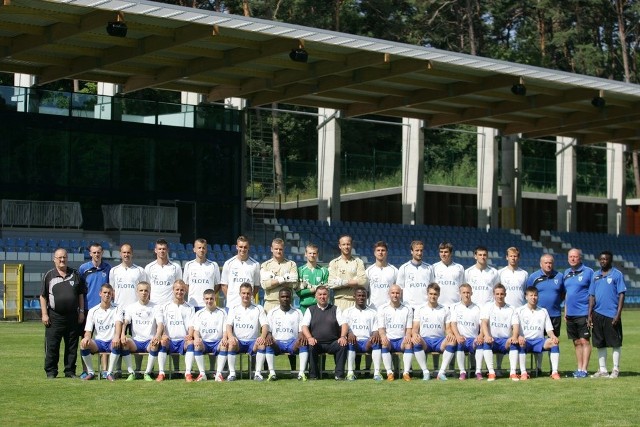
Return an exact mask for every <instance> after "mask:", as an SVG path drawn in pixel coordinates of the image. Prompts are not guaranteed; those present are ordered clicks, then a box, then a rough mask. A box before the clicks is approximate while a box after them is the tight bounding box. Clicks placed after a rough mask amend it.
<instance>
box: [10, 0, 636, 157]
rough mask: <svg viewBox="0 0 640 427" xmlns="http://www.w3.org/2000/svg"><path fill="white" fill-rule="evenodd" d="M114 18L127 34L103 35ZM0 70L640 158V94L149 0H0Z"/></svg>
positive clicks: (573, 77)
mask: <svg viewBox="0 0 640 427" xmlns="http://www.w3.org/2000/svg"><path fill="white" fill-rule="evenodd" d="M118 12H121V17H122V18H123V19H124V22H125V23H126V25H127V29H128V31H127V34H126V37H114V36H110V35H108V34H107V32H106V25H107V22H109V21H116V20H117V14H118ZM300 46H304V49H305V50H306V51H307V53H308V62H306V63H305V62H296V61H293V60H291V59H290V58H289V53H290V52H291V50H292V49H296V48H299V47H300ZM0 70H2V71H5V72H18V73H27V74H33V75H36V76H38V83H39V84H44V83H47V82H52V81H55V80H59V79H63V78H69V79H81V80H90V81H104V82H111V83H117V84H120V85H122V87H123V90H124V92H131V91H135V90H138V89H142V88H148V87H156V88H162V89H170V90H177V91H189V92H197V93H202V94H205V95H207V96H208V98H207V99H208V100H210V101H216V100H221V99H223V98H227V97H242V98H246V99H247V100H248V102H249V105H251V106H260V105H268V104H271V103H274V102H280V103H288V104H294V105H303V106H310V107H326V108H334V109H338V110H341V112H342V117H356V116H362V115H368V114H378V115H383V116H394V117H413V118H418V119H423V120H425V122H426V125H427V126H428V127H438V126H445V125H451V124H456V123H465V124H471V125H476V126H488V127H493V128H497V129H500V130H501V131H502V132H503V133H504V134H515V133H523V134H524V137H526V138H538V137H543V136H553V135H564V136H568V137H575V138H577V139H578V142H579V143H580V144H593V143H597V142H603V141H611V142H620V143H627V144H629V145H630V146H631V148H640V86H639V85H634V84H627V83H622V82H618V81H613V80H605V79H599V78H594V77H588V76H583V75H578V74H571V73H565V72H560V71H553V70H548V69H544V68H538V67H532V66H527V65H522V64H516V63H509V62H505V61H498V60H493V59H488V58H483V57H477V56H470V55H465V54H459V53H452V52H447V51H442V50H438V49H433V48H427V47H419V46H413V45H407V44H401V43H394V42H388V41H385V40H378V39H372V38H366V37H360V36H354V35H351V34H344V33H337V32H332V31H325V30H319V29H315V28H308V27H302V26H297V25H290V24H284V23H279V22H272V21H265V20H260V19H255V18H246V17H242V16H237V15H229V14H221V13H215V12H211V11H205V10H199V9H190V8H183V7H179V6H173V5H167V4H163V3H153V2H148V1H123V0H3V5H2V6H0ZM521 79H522V82H523V83H524V85H525V86H526V95H525V96H522V95H515V94H513V93H512V91H511V89H512V86H513V85H514V84H516V83H519V82H520V80H521ZM600 95H602V96H603V97H604V99H605V100H606V106H604V107H594V106H593V105H592V100H593V98H594V97H598V96H600Z"/></svg>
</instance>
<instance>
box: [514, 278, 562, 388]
mask: <svg viewBox="0 0 640 427" xmlns="http://www.w3.org/2000/svg"><path fill="white" fill-rule="evenodd" d="M525 298H526V299H527V304H526V305H523V306H522V307H520V309H519V311H518V316H519V318H520V338H519V339H518V344H519V345H520V371H521V374H520V379H521V380H528V379H529V374H527V357H526V356H527V355H526V353H536V354H540V353H542V351H543V350H550V352H551V355H550V357H549V358H550V359H551V378H553V379H554V380H559V379H560V374H558V364H559V362H560V347H559V346H558V343H559V340H558V337H556V335H555V334H554V332H553V325H552V324H551V319H550V318H549V313H547V310H546V309H544V308H542V307H538V289H536V288H535V287H534V286H529V287H528V288H527V290H526V292H525ZM545 331H547V335H548V336H549V338H547V339H545V338H544V332H545Z"/></svg>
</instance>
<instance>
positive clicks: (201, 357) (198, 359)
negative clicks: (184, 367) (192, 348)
mask: <svg viewBox="0 0 640 427" xmlns="http://www.w3.org/2000/svg"><path fill="white" fill-rule="evenodd" d="M193 358H194V359H195V360H196V366H197V367H198V372H200V373H201V374H203V373H204V354H198V355H196V354H195V353H194V355H193ZM185 364H186V361H185Z"/></svg>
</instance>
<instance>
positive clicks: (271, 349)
mask: <svg viewBox="0 0 640 427" xmlns="http://www.w3.org/2000/svg"><path fill="white" fill-rule="evenodd" d="M291 295H292V291H291V289H290V288H283V289H280V291H279V292H278V302H279V303H280V306H279V307H277V308H274V309H272V310H271V311H270V312H269V315H268V316H267V322H268V323H269V328H270V329H271V334H270V335H268V336H267V343H266V344H267V347H266V359H267V367H268V368H269V377H268V378H267V380H268V381H275V380H276V379H277V377H276V371H275V367H274V366H275V356H276V355H278V354H283V353H289V354H298V358H299V359H300V370H299V371H298V380H300V381H306V380H307V376H306V375H305V374H304V370H305V368H306V367H307V362H308V361H309V348H308V347H307V339H306V338H305V336H304V335H303V334H302V312H301V311H300V310H298V309H297V308H293V307H291ZM261 368H262V367H261V366H258V367H256V371H257V369H261Z"/></svg>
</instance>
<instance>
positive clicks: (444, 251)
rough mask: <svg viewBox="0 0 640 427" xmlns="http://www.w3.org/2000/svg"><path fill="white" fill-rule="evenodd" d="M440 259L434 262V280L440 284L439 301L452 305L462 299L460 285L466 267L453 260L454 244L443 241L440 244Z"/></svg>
mask: <svg viewBox="0 0 640 427" xmlns="http://www.w3.org/2000/svg"><path fill="white" fill-rule="evenodd" d="M438 254H439V255H440V261H438V262H436V263H435V264H433V266H432V268H433V276H434V277H433V278H434V282H435V283H437V284H438V285H440V297H439V298H438V302H439V303H440V304H442V305H444V306H445V307H451V306H452V305H453V304H455V303H457V302H458V301H460V290H459V288H460V285H462V283H464V267H463V266H462V265H460V264H458V263H456V262H453V245H452V244H451V243H449V242H443V243H440V245H438Z"/></svg>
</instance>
